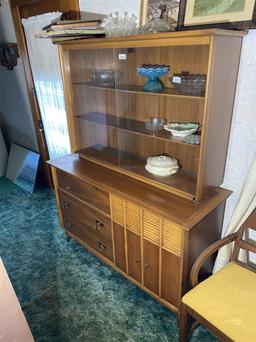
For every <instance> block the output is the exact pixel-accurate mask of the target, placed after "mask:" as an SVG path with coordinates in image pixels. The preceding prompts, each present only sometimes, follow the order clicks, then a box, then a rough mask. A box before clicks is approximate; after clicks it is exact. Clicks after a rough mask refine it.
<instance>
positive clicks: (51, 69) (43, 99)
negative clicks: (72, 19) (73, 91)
mask: <svg viewBox="0 0 256 342" xmlns="http://www.w3.org/2000/svg"><path fill="white" fill-rule="evenodd" d="M60 16H61V13H59V12H54V13H45V14H41V15H38V16H35V17H30V18H28V19H22V24H23V26H24V31H25V36H26V40H27V47H28V54H29V60H30V64H31V69H32V74H33V79H34V83H35V88H36V94H37V99H38V103H39V107H40V112H41V115H42V121H43V125H44V129H45V136H46V141H47V145H48V150H49V154H50V158H51V159H54V158H57V157H59V156H62V155H65V154H67V153H69V152H70V141H69V135H68V127H67V119H66V110H65V100H64V93H63V85H62V78H61V71H60V63H59V56H58V47H57V46H56V45H53V44H52V42H51V40H50V39H41V38H36V37H35V35H36V34H37V33H40V32H41V31H42V28H43V27H44V26H46V25H48V24H49V23H50V22H51V21H52V20H54V19H56V18H59V17H60Z"/></svg>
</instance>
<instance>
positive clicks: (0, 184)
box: [0, 177, 17, 194]
mask: <svg viewBox="0 0 256 342" xmlns="http://www.w3.org/2000/svg"><path fill="white" fill-rule="evenodd" d="M13 189H17V185H15V184H14V183H12V182H11V181H9V180H8V179H7V178H5V177H0V194H6V193H8V192H10V191H12V190H13Z"/></svg>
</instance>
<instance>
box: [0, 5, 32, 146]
mask: <svg viewBox="0 0 256 342" xmlns="http://www.w3.org/2000/svg"><path fill="white" fill-rule="evenodd" d="M0 42H1V43H7V42H8V43H15V42H17V40H16V37H15V32H14V27H13V24H12V17H11V12H10V8H9V3H8V0H2V1H1V7H0ZM0 125H1V128H2V129H3V134H4V136H5V140H7V141H6V143H7V145H8V146H10V143H13V142H14V143H17V144H19V145H22V146H24V147H27V148H29V149H32V150H35V151H38V147H37V142H36V136H35V131H34V126H33V121H32V114H31V111H30V106H29V102H28V96H27V92H26V81H25V74H24V69H23V62H22V59H21V57H19V58H18V66H17V67H15V68H14V69H13V70H12V71H9V70H7V69H6V68H4V67H2V66H0Z"/></svg>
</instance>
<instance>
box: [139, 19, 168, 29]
mask: <svg viewBox="0 0 256 342" xmlns="http://www.w3.org/2000/svg"><path fill="white" fill-rule="evenodd" d="M171 31H175V28H174V27H173V26H171V25H170V24H169V23H168V22H166V21H165V20H163V19H160V18H152V19H150V20H149V21H148V22H147V23H146V24H144V25H143V26H142V27H141V28H140V30H139V32H140V33H157V32H171Z"/></svg>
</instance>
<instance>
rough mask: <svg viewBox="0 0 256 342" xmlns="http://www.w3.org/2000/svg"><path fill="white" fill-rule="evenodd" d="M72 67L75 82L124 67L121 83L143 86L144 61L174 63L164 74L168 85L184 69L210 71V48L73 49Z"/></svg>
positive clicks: (199, 71)
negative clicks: (138, 69) (141, 70)
mask: <svg viewBox="0 0 256 342" xmlns="http://www.w3.org/2000/svg"><path fill="white" fill-rule="evenodd" d="M69 54H70V66H71V80H72V82H86V81H89V80H90V75H91V72H92V70H95V69H98V70H100V69H114V70H121V71H122V74H123V77H122V79H121V80H120V81H119V83H124V84H127V83H128V84H136V85H143V84H144V83H145V78H144V77H141V76H139V75H138V74H137V72H136V67H139V66H141V65H142V64H159V65H162V64H166V65H170V72H169V73H168V74H167V75H165V76H163V77H161V79H162V81H163V82H164V84H165V85H166V86H168V87H172V86H171V84H170V81H169V77H170V75H172V74H173V73H179V72H181V71H189V72H190V73H201V74H202V73H206V71H207V64H208V56H209V47H208V45H197V46H172V47H145V48H134V49H133V48H129V49H125V48H124V49H118V48H117V49H111V48H109V49H84V50H75V51H70V52H69ZM119 54H125V55H126V59H125V60H119Z"/></svg>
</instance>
